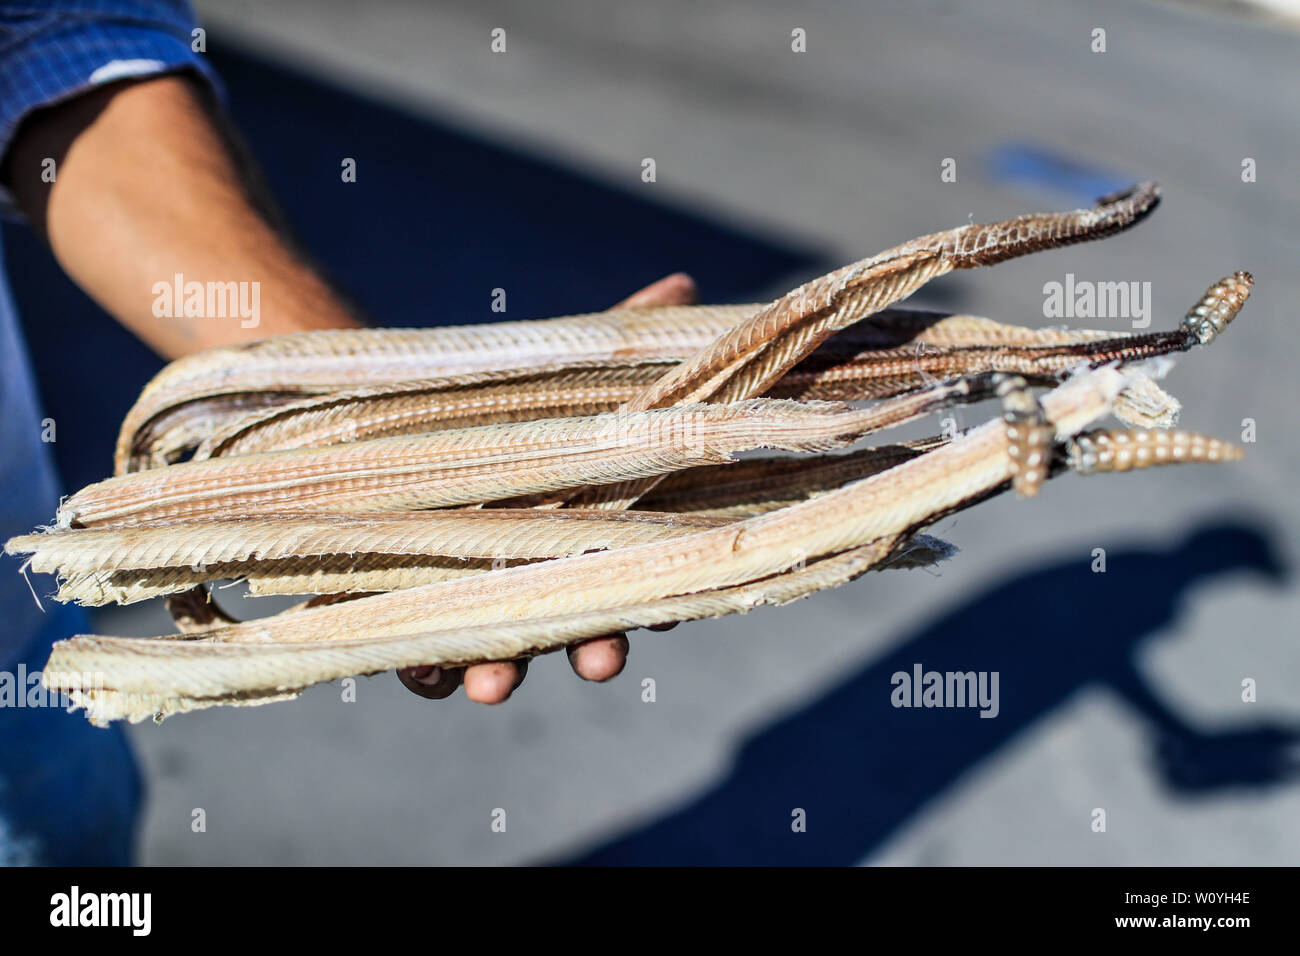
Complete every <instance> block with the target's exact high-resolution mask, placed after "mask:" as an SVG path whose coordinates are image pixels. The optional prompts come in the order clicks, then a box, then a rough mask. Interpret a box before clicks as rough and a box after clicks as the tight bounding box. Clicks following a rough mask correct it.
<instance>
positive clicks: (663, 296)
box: [614, 272, 700, 309]
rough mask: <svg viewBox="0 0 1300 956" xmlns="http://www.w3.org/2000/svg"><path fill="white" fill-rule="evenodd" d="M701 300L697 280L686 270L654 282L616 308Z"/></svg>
mask: <svg viewBox="0 0 1300 956" xmlns="http://www.w3.org/2000/svg"><path fill="white" fill-rule="evenodd" d="M698 301H700V290H699V289H698V288H697V287H696V285H695V280H694V279H692V278H691V277H690V276H688V275H687V274H686V273H685V272H674V273H673V274H672V275H669V276H664V277H663V278H662V279H660V280H659V281H658V282H652V283H650V284H649V285H648V286H646V287H645V288H644V289H642V290H641V291H639V292H633V293H632V294H631V295H630V296H628V297H627V298H626V299H624V300H623V301H622V302H620V303H618V304H617V305H616V306H614V308H616V309H630V308H635V307H638V306H647V305H694V304H695V303H696V302H698Z"/></svg>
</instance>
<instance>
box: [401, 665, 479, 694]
mask: <svg viewBox="0 0 1300 956" xmlns="http://www.w3.org/2000/svg"><path fill="white" fill-rule="evenodd" d="M464 673H465V671H464V669H463V668H459V667H405V668H403V669H401V670H399V671H398V672H397V679H398V680H400V681H401V682H402V686H404V687H405V688H406V689H407V690H409V691H410V692H411V693H413V694H418V695H419V696H421V697H425V698H427V699H429V700H442V699H443V698H444V697H450V696H451V695H452V694H453V693H455V692H456V688H457V687H459V686H460V682H461V676H462V675H463V674H464Z"/></svg>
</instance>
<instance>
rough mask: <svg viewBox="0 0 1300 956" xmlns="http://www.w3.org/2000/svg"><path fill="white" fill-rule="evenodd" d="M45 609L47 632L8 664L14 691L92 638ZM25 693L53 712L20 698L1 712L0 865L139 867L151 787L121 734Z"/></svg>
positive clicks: (64, 614)
mask: <svg viewBox="0 0 1300 956" xmlns="http://www.w3.org/2000/svg"><path fill="white" fill-rule="evenodd" d="M5 570H6V571H8V570H9V568H7V567H6V568H5ZM44 603H45V608H46V611H47V612H48V619H47V621H46V623H45V626H44V627H43V628H41V629H40V631H38V633H37V634H36V635H34V637H33V638H32V640H31V641H29V642H28V644H27V646H26V647H25V648H24V649H23V650H21V651H19V652H18V655H17V657H16V658H12V659H10V660H8V661H5V662H0V670H3V671H6V672H8V674H9V675H13V676H12V677H11V678H10V680H11V681H12V680H13V679H15V678H16V677H17V675H19V674H20V673H21V671H20V665H21V666H22V667H23V668H25V670H26V673H27V674H28V675H31V674H33V673H35V672H37V671H39V670H40V669H41V668H43V667H44V666H45V661H46V659H47V658H48V657H49V653H50V645H51V644H53V642H54V641H55V640H59V639H61V638H65V637H68V636H70V635H71V634H74V633H78V632H80V633H86V632H87V631H88V630H89V628H88V627H87V626H86V625H87V621H86V616H85V614H84V613H83V612H82V611H81V610H80V609H79V608H75V607H66V606H63V605H59V604H54V603H52V602H50V601H45V602H44ZM34 685H36V680H35V679H33V680H32V681H31V682H30V684H29V686H34ZM10 687H11V688H12V687H13V684H12V683H11V684H10ZM16 692H17V694H19V695H22V696H23V697H24V704H26V702H27V701H28V700H35V701H36V702H37V703H38V704H39V703H42V702H43V703H46V704H48V706H17V701H16V700H14V699H13V697H12V695H10V696H7V697H6V699H5V706H0V865H11V866H12V865H24V864H28V865H44V866H73V865H78V866H114V865H117V866H121V865H126V864H129V863H130V862H131V856H132V846H133V844H134V842H135V832H136V824H137V819H138V816H139V806H140V793H141V784H140V775H139V772H138V771H137V770H136V766H135V761H134V760H133V759H132V756H131V751H130V748H129V747H128V745H127V740H126V734H125V733H124V732H123V730H122V727H121V725H114V726H113V727H110V728H108V729H106V730H105V729H101V728H98V727H93V726H91V724H90V723H89V722H88V721H87V720H86V718H85V716H84V715H83V714H82V713H81V712H80V711H78V712H77V713H75V714H69V713H66V712H65V711H64V710H63V709H62V708H61V707H59V706H58V698H55V697H53V696H51V695H49V694H48V693H39V692H36V691H34V690H33V691H31V692H30V693H31V696H30V697H29V696H28V693H29V692H28V689H27V688H25V687H21V686H20V687H18V688H17V689H16Z"/></svg>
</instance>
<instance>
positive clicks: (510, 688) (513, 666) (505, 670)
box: [465, 661, 528, 704]
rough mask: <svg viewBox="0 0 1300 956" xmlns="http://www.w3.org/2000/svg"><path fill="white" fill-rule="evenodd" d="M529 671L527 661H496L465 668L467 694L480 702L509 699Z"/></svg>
mask: <svg viewBox="0 0 1300 956" xmlns="http://www.w3.org/2000/svg"><path fill="white" fill-rule="evenodd" d="M527 673H528V662H527V661H495V662H493V663H491V664H474V665H473V666H472V667H467V668H465V696H466V697H468V698H469V699H470V700H476V701H478V702H479V703H480V704H499V703H501V702H502V701H505V700H508V699H509V697H510V695H511V694H513V693H514V692H515V688H516V687H518V686H519V685H520V684H521V683H523V680H524V676H525V675H526V674H527Z"/></svg>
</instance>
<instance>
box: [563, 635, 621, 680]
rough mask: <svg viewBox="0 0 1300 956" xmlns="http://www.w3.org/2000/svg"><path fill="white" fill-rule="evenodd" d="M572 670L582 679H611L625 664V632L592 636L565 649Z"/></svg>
mask: <svg viewBox="0 0 1300 956" xmlns="http://www.w3.org/2000/svg"><path fill="white" fill-rule="evenodd" d="M566 650H567V651H568V655H569V664H570V665H572V667H573V672H574V673H575V674H577V675H578V676H579V677H581V678H582V679H583V680H591V681H607V680H613V679H614V678H615V677H617V676H618V675H619V674H620V673H621V672H622V670H623V667H624V665H626V664H627V651H628V641H627V635H626V634H622V633H620V634H610V635H609V636H608V637H593V638H592V639H591V640H589V641H583V642H582V643H581V644H573V645H570V646H569V647H568V648H567V649H566Z"/></svg>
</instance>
